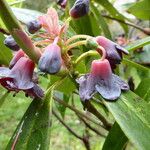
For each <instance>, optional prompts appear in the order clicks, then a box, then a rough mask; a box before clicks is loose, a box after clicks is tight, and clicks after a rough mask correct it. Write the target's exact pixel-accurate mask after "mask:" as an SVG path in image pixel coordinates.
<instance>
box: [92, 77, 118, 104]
mask: <svg viewBox="0 0 150 150" xmlns="http://www.w3.org/2000/svg"><path fill="white" fill-rule="evenodd" d="M95 88H96V90H97V91H98V93H99V94H101V95H102V97H103V98H105V99H106V100H112V101H113V100H116V99H117V98H119V96H120V94H121V89H120V87H119V86H118V85H117V84H116V83H115V82H114V81H113V80H107V81H99V82H98V84H96V85H95Z"/></svg>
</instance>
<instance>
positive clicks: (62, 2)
mask: <svg viewBox="0 0 150 150" xmlns="http://www.w3.org/2000/svg"><path fill="white" fill-rule="evenodd" d="M57 4H58V5H60V6H61V7H62V8H66V5H67V0H57Z"/></svg>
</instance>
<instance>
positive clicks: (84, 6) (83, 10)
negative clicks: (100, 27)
mask: <svg viewBox="0 0 150 150" xmlns="http://www.w3.org/2000/svg"><path fill="white" fill-rule="evenodd" d="M88 12H89V0H76V1H75V3H74V5H73V6H72V8H71V9H70V16H71V17H73V18H75V19H76V18H80V17H82V16H85V15H86V14H87V13H88Z"/></svg>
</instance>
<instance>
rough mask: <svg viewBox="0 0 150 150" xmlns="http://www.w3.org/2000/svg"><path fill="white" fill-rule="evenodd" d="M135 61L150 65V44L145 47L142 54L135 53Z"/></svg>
mask: <svg viewBox="0 0 150 150" xmlns="http://www.w3.org/2000/svg"><path fill="white" fill-rule="evenodd" d="M133 57H134V58H133V59H132V60H133V61H135V62H137V63H139V64H143V65H150V44H148V45H146V46H144V47H143V48H142V50H141V51H140V52H137V51H134V54H133Z"/></svg>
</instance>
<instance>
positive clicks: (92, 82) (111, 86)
mask: <svg viewBox="0 0 150 150" xmlns="http://www.w3.org/2000/svg"><path fill="white" fill-rule="evenodd" d="M77 82H78V83H79V95H80V98H81V99H82V100H83V101H85V100H89V99H91V98H92V97H93V95H94V94H95V93H97V92H98V93H99V94H100V95H101V96H102V97H103V98H104V99H106V100H116V99H117V98H118V97H119V96H120V94H121V90H124V91H126V90H128V89H129V86H128V85H127V83H125V82H124V81H123V80H121V79H120V78H119V76H117V75H115V74H113V73H112V70H111V67H110V63H109V61H108V60H107V59H105V60H103V61H101V60H94V61H93V62H92V67H91V73H90V74H86V75H84V76H81V77H80V78H78V79H77Z"/></svg>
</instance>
